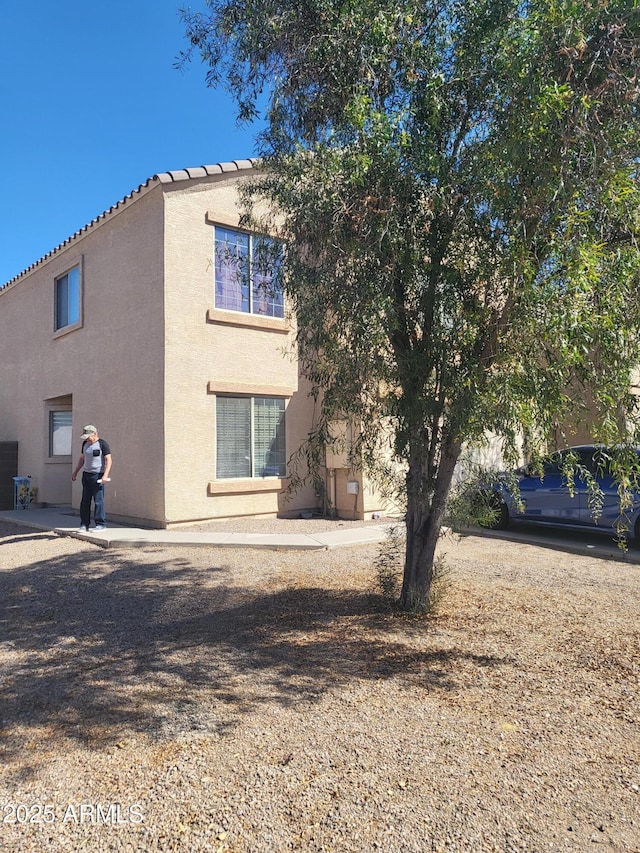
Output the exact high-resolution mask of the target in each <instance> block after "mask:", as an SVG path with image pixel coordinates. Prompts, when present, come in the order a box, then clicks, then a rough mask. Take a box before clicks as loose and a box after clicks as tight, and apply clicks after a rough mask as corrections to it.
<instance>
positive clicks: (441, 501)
mask: <svg viewBox="0 0 640 853" xmlns="http://www.w3.org/2000/svg"><path fill="white" fill-rule="evenodd" d="M460 450H461V446H460V444H459V443H458V442H451V443H447V444H445V445H443V447H442V454H441V458H440V464H439V466H438V473H437V476H436V480H435V484H434V483H433V482H429V475H428V472H427V468H426V466H425V465H424V464H422V459H423V457H424V453H425V451H424V450H422V451H421V452H419V453H418V454H417V455H416V456H417V458H415V459H414V457H413V456H412V461H411V462H410V464H409V472H408V474H407V519H406V524H407V548H406V553H405V564H404V578H403V582H402V593H401V595H400V606H401V607H402V609H403V610H408V611H414V612H425V611H426V610H428V609H429V603H430V597H431V582H432V580H433V564H434V556H435V550H436V546H437V544H438V539H439V538H440V529H441V527H442V522H443V519H444V514H445V511H446V506H447V498H448V496H449V490H450V488H451V481H452V478H453V471H454V469H455V466H456V462H457V461H458V457H459V456H460ZM430 495H431V496H432V497H431V499H429V496H430Z"/></svg>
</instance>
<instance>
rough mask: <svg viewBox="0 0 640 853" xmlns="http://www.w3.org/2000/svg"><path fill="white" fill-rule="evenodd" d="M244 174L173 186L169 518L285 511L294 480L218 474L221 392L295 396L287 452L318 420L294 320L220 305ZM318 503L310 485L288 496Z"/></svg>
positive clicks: (168, 293)
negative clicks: (217, 294)
mask: <svg viewBox="0 0 640 853" xmlns="http://www.w3.org/2000/svg"><path fill="white" fill-rule="evenodd" d="M236 184H237V178H236V179H230V178H229V176H220V178H212V179H210V181H209V182H207V183H199V184H195V185H193V184H190V183H185V184H176V185H175V186H173V187H170V188H169V189H168V190H167V192H166V223H167V227H166V235H165V269H166V288H165V313H166V375H165V432H166V448H167V455H166V476H167V479H166V501H167V503H166V513H167V522H168V523H170V524H171V523H180V522H186V521H191V520H196V519H204V518H219V517H225V516H232V515H265V514H271V515H273V514H275V513H277V512H279V511H282V510H283V507H284V505H285V501H284V498H283V495H282V492H283V490H284V489H285V488H286V486H287V482H286V480H281V479H279V478H268V479H265V480H257V479H246V480H221V481H218V480H216V470H215V463H216V445H215V400H216V394H217V393H227V394H232V395H249V396H251V395H265V396H277V397H283V398H285V399H286V400H287V414H286V434H287V444H288V451H289V452H293V448H294V446H295V444H294V443H295V442H296V441H297V440H298V435H299V434H300V432H301V430H300V426H299V425H300V424H304V427H303V431H304V434H305V435H306V432H307V431H308V429H309V423H310V417H311V408H310V404H309V402H308V401H306V400H304V401H302V400H300V399H299V397H300V395H298V393H297V392H298V368H297V363H296V360H295V359H293V358H291V357H290V353H291V348H292V345H293V331H292V327H291V323H290V321H289V320H288V319H285V320H279V319H273V318H260V317H257V316H254V315H247V314H242V313H240V312H231V311H219V310H216V309H215V305H214V278H213V255H214V225H215V224H216V223H218V224H221V225H227V226H231V227H237V226H238V222H239V211H238V208H237V204H236V200H237V186H236ZM310 502H311V505H313V504H314V502H315V498H314V495H313V494H310V492H309V491H305V490H303V491H302V492H300V493H298V494H296V495H295V496H294V498H293V500H292V501H291V502H288V503H287V508H288V510H290V511H292V512H295V511H296V510H298V509H301V508H306V507H308V506H309V505H310Z"/></svg>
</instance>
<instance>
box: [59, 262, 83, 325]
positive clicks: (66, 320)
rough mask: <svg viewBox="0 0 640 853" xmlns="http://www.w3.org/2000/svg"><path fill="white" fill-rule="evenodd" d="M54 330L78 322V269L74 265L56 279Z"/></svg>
mask: <svg viewBox="0 0 640 853" xmlns="http://www.w3.org/2000/svg"><path fill="white" fill-rule="evenodd" d="M55 303H56V305H55V314H56V331H57V330H58V329H63V328H64V327H65V326H72V325H74V324H75V323H79V322H80V269H79V267H74V268H73V269H72V270H69V272H68V273H65V275H62V276H60V278H57V279H56V290H55Z"/></svg>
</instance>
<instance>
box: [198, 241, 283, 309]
mask: <svg viewBox="0 0 640 853" xmlns="http://www.w3.org/2000/svg"><path fill="white" fill-rule="evenodd" d="M281 259H282V244H281V243H279V242H278V241H277V240H272V239H271V238H270V237H264V236H261V235H253V234H245V233H244V232H242V231H234V230H233V229H231V228H222V227H220V226H216V229H215V264H214V276H215V306H216V308H222V309H225V310H227V311H242V312H244V313H245V314H261V315H263V316H266V317H284V297H283V293H282V281H281V277H280V264H281Z"/></svg>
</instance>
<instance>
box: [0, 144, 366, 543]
mask: <svg viewBox="0 0 640 853" xmlns="http://www.w3.org/2000/svg"><path fill="white" fill-rule="evenodd" d="M252 168H253V164H252V161H250V160H241V161H236V162H233V163H220V164H217V165H213V166H205V167H201V168H196V169H187V170H184V171H174V172H167V173H164V174H158V175H154V177H152V178H150V179H149V180H147V181H145V183H144V184H141V185H140V186H139V187H138V188H137V189H136V190H134V191H133V192H131V193H130V194H129V195H127V196H126V198H124V199H122V200H121V201H119V202H118V203H117V204H116V205H114V206H113V207H111V208H110V209H109V210H107V211H105V212H104V213H102V214H101V215H100V216H98V217H97V218H96V219H94V220H93V221H92V222H90V223H89V224H88V225H86V226H85V227H84V228H82V229H80V230H79V231H78V232H76V233H75V234H73V235H72V236H71V237H69V238H68V239H67V240H65V241H64V243H62V244H61V245H59V246H58V247H57V248H55V249H54V250H53V251H51V252H49V253H48V254H47V255H46V256H45V257H43V258H41V259H40V260H38V261H36V262H35V263H34V264H32V265H31V266H30V267H29V268H28V269H26V270H25V271H24V272H22V273H21V274H20V275H18V276H16V277H15V278H14V279H12V280H11V281H9V282H8V283H6V284H5V285H3V286H2V287H0V353H1V358H0V365H1V367H0V379H1V381H0V443H4V444H5V445H6V446H15V445H16V444H17V473H18V474H19V475H20V476H26V475H27V474H30V475H31V477H32V482H33V484H34V485H35V486H37V489H38V500H39V502H41V503H43V504H45V505H72V506H75V507H77V506H78V505H79V501H80V492H81V486H80V482H79V480H78V481H77V482H76V483H74V484H72V483H71V471H72V468H73V466H74V464H75V462H76V461H77V458H78V456H79V454H80V451H81V441H80V436H81V433H82V428H83V426H84V425H85V424H89V423H92V424H96V425H97V426H98V429H99V432H100V435H101V436H102V437H103V438H105V439H106V440H107V441H108V442H109V444H110V446H111V449H112V453H113V459H114V465H113V471H112V482H111V483H110V484H109V486H107V495H106V502H107V514H108V516H109V518H110V520H112V521H113V520H121V521H129V522H133V523H136V524H144V525H148V526H152V527H169V526H171V525H177V524H180V523H188V522H192V521H196V520H201V519H213V518H223V517H229V516H238V515H266V516H268V515H275V514H280V515H291V516H296V515H298V514H300V513H306V512H308V511H317V510H323V509H325V510H326V509H327V507H328V506H329V507H330V508H331V509H332V510H334V511H335V512H336V513H337V514H338V515H340V516H342V517H347V518H365V517H368V516H370V515H371V513H373V512H375V511H379V510H380V508H381V501H380V498H379V497H378V496H377V495H376V494H375V492H374V491H373V490H372V489H371V488H370V487H369V485H368V484H367V482H366V481H363V478H362V475H361V474H359V473H357V472H355V471H352V470H350V469H349V467H348V465H349V462H348V460H347V457H346V456H345V455H344V454H342V455H340V454H338V455H337V456H336V455H335V454H329V455H328V457H327V460H326V461H327V463H328V467H327V468H326V469H325V470H324V471H323V472H322V475H323V477H324V485H323V486H322V487H321V488H319V489H318V487H317V484H316V487H315V488H314V487H313V486H312V485H310V484H306V485H305V486H303V487H302V488H301V489H300V490H299V491H297V492H295V493H294V494H292V495H288V494H287V485H288V474H289V467H288V466H289V460H290V458H291V456H292V454H293V453H294V451H295V450H296V449H297V448H299V447H300V445H301V444H302V442H304V440H305V438H306V436H307V434H308V433H309V430H310V429H312V427H313V423H314V406H313V401H312V399H311V398H310V397H309V396H308V388H307V386H306V384H305V381H304V379H303V378H302V377H301V376H300V375H299V371H298V364H297V361H296V358H295V354H294V335H295V319H294V318H292V317H291V316H290V314H289V312H288V310H287V306H286V305H285V304H284V301H283V299H282V295H281V293H280V292H279V288H278V287H277V278H275V277H274V276H275V273H274V271H273V264H272V265H271V267H270V268H269V267H268V266H267V265H263V264H262V261H261V260H260V257H261V251H262V249H263V248H264V246H265V245H268V246H269V245H271V244H272V243H273V241H269V240H268V238H266V237H264V236H261V235H256V234H250V233H248V232H246V231H244V230H243V229H241V228H240V227H239V211H238V205H237V199H238V185H239V182H242V181H245V180H247V178H249V177H250V176H251V172H252ZM273 245H275V244H273ZM271 248H273V246H271ZM275 248H276V249H277V247H275ZM240 266H242V269H243V270H245V272H246V275H245V274H243V275H242V276H239V275H238V270H239V267H240ZM263 266H264V268H263ZM260 284H262V287H260ZM292 353H293V355H292ZM3 476H4V477H5V478H6V477H7V473H6V472H5V474H4V475H3Z"/></svg>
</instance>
